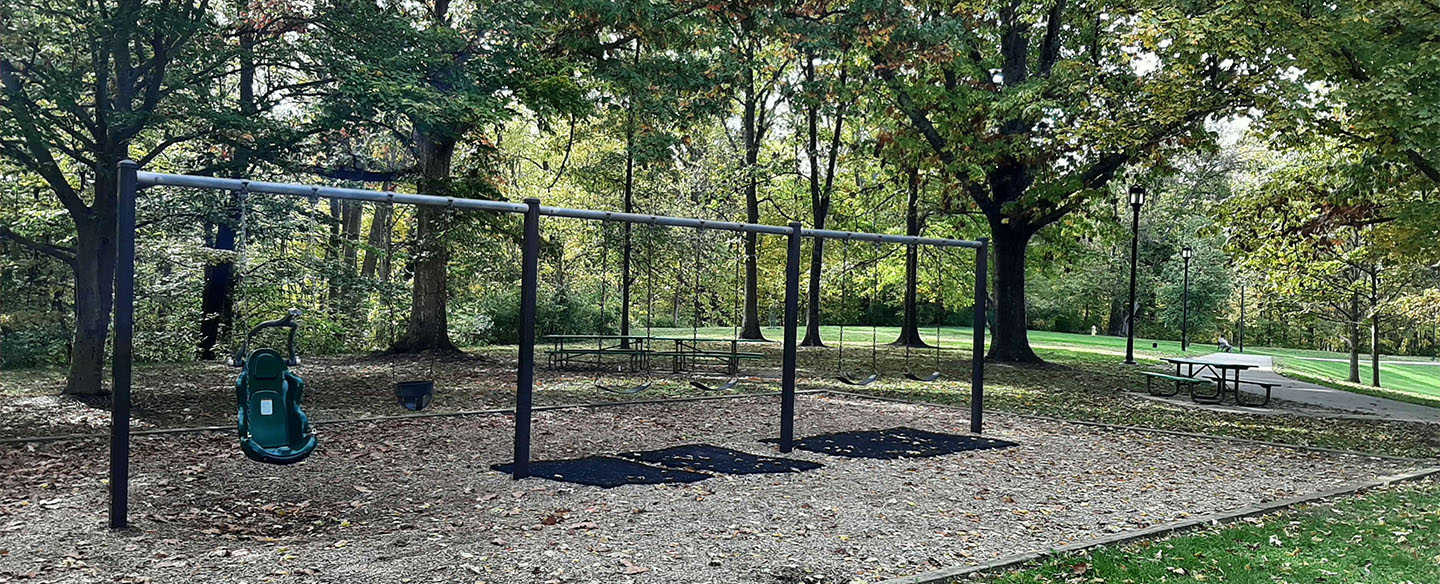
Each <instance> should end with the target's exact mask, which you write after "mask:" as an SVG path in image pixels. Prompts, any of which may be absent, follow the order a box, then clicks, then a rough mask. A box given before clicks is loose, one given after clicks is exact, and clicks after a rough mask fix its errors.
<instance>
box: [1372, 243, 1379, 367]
mask: <svg viewBox="0 0 1440 584" xmlns="http://www.w3.org/2000/svg"><path fill="white" fill-rule="evenodd" d="M1370 385H1372V386H1375V387H1380V274H1379V268H1375V271H1374V272H1371V273H1370Z"/></svg>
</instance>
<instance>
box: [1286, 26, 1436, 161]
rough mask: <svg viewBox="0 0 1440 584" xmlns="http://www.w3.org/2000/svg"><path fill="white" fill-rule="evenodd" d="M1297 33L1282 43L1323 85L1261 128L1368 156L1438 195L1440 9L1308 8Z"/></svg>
mask: <svg viewBox="0 0 1440 584" xmlns="http://www.w3.org/2000/svg"><path fill="white" fill-rule="evenodd" d="M1296 25H1297V26H1295V27H1294V28H1293V30H1292V31H1290V32H1289V34H1285V35H1280V36H1277V37H1276V40H1277V41H1281V42H1282V43H1283V44H1285V45H1287V47H1286V48H1287V49H1289V50H1290V51H1291V53H1292V54H1294V55H1295V56H1296V63H1295V66H1296V67H1297V68H1298V69H1299V70H1301V71H1303V72H1304V75H1305V76H1306V79H1307V80H1312V81H1315V82H1317V83H1316V86H1315V91H1313V92H1311V93H1310V94H1309V95H1307V96H1306V99H1301V100H1294V101H1291V102H1289V103H1280V104H1277V105H1281V106H1285V107H1277V108H1275V109H1274V110H1273V111H1271V112H1269V113H1267V115H1266V116H1265V117H1264V118H1262V119H1263V120H1264V121H1265V123H1266V126H1267V127H1268V128H1269V129H1270V130H1271V131H1272V133H1274V134H1275V135H1276V136H1277V137H1280V138H1282V139H1284V140H1286V141H1287V142H1289V143H1292V144H1299V143H1304V142H1311V141H1314V140H1315V139H1317V138H1322V137H1323V138H1329V139H1331V140H1337V141H1340V142H1342V143H1344V144H1348V145H1351V146H1355V147H1362V148H1367V149H1371V150H1374V151H1375V152H1376V154H1377V155H1379V156H1382V157H1384V158H1385V159H1387V160H1391V161H1395V162H1400V163H1403V164H1406V165H1408V166H1410V167H1411V168H1413V169H1414V170H1415V171H1416V172H1418V173H1420V174H1421V175H1423V176H1424V177H1426V178H1427V179H1428V180H1429V181H1430V182H1431V183H1433V184H1434V185H1440V83H1437V82H1436V80H1437V79H1440V50H1437V47H1436V41H1435V38H1436V34H1437V33H1440V4H1437V3H1436V2H1434V1H1433V0H1377V1H1368V2H1335V3H1324V2H1314V3H1304V4H1303V5H1302V6H1301V7H1300V8H1299V10H1298V14H1297V18H1296Z"/></svg>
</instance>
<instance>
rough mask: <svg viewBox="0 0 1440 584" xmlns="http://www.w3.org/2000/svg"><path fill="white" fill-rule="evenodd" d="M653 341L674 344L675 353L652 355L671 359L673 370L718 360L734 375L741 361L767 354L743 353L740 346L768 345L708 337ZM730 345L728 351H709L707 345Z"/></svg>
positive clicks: (662, 338) (734, 338)
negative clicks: (703, 360) (703, 361)
mask: <svg viewBox="0 0 1440 584" xmlns="http://www.w3.org/2000/svg"><path fill="white" fill-rule="evenodd" d="M650 339H651V340H652V341H660V342H670V343H674V350H673V351H654V352H652V353H651V355H653V356H656V357H670V358H671V359H672V369H673V370H675V371H677V372H678V371H681V370H683V369H685V366H686V364H687V363H688V364H691V365H693V364H695V362H696V361H698V360H700V359H711V360H716V361H719V362H721V363H724V364H725V371H726V372H727V373H729V374H731V375H734V374H735V373H736V372H737V371H738V370H739V368H740V361H744V360H758V359H764V358H765V354H764V353H759V352H753V351H741V350H740V345H742V344H748V343H767V342H769V341H766V340H764V339H741V338H737V337H731V338H728V339H713V338H706V337H694V336H690V337H650ZM717 343H718V344H728V345H729V346H730V347H729V350H728V351H716V350H711V349H707V348H706V347H704V346H703V345H706V344H717Z"/></svg>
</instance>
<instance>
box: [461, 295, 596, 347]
mask: <svg viewBox="0 0 1440 584" xmlns="http://www.w3.org/2000/svg"><path fill="white" fill-rule="evenodd" d="M540 292H541V294H540V296H539V297H538V298H536V299H535V336H536V337H537V338H538V337H542V336H544V335H573V334H611V333H614V332H615V331H616V326H615V325H616V323H615V320H616V318H615V316H614V315H610V314H606V315H602V314H600V309H599V308H598V307H597V306H596V305H595V303H594V302H591V301H590V300H591V299H590V298H588V297H586V296H583V295H576V294H574V293H572V292H569V291H567V290H549V289H541V291H540ZM458 320H459V321H460V324H461V327H462V330H463V332H462V333H461V334H460V336H461V338H462V339H464V340H465V341H467V342H474V343H481V344H495V345H514V344H518V343H519V342H520V289H519V288H511V289H507V290H505V291H503V292H499V293H495V294H491V295H489V296H487V297H486V298H485V299H484V300H482V301H481V303H480V307H479V310H478V312H476V313H474V314H472V315H469V316H462V317H461V318H460V319H458Z"/></svg>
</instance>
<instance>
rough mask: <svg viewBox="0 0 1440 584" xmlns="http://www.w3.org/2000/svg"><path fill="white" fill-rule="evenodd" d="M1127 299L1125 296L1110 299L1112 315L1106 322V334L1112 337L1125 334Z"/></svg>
mask: <svg viewBox="0 0 1440 584" xmlns="http://www.w3.org/2000/svg"><path fill="white" fill-rule="evenodd" d="M1125 300H1126V299H1125V298H1111V299H1110V317H1109V320H1108V321H1107V322H1106V323H1105V334H1107V335H1110V336H1112V337H1123V336H1125V334H1126V328H1125Z"/></svg>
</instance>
